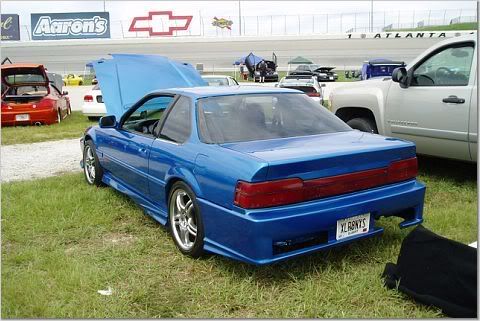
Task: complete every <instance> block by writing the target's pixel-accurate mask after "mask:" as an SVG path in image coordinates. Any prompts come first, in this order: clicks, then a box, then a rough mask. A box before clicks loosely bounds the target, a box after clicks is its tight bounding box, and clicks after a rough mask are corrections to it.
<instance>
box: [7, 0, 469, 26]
mask: <svg viewBox="0 0 480 321" xmlns="http://www.w3.org/2000/svg"><path fill="white" fill-rule="evenodd" d="M240 3H241V10H242V16H257V15H299V14H324V13H329V14H330V13H351V12H368V11H370V5H371V2H370V1H241V2H240ZM238 4H239V1H111V0H110V1H105V9H106V11H109V12H110V18H111V20H112V21H116V20H130V19H131V18H132V16H134V15H144V13H145V12H147V11H148V10H173V11H174V13H175V14H191V15H196V14H201V15H202V16H215V15H216V16H238ZM476 5H477V3H476V1H373V7H374V11H385V10H387V11H412V10H443V9H451V10H460V9H470V10H472V9H475V8H476ZM1 6H2V7H1V11H2V13H18V14H20V16H21V17H20V19H21V20H23V21H28V20H30V13H45V12H76V11H103V8H104V1H40V0H38V1H2V2H1ZM21 24H24V23H21Z"/></svg>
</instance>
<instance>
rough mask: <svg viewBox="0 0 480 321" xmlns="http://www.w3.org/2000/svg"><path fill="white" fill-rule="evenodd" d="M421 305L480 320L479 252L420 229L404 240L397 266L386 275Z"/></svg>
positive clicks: (387, 281) (391, 284)
mask: <svg viewBox="0 0 480 321" xmlns="http://www.w3.org/2000/svg"><path fill="white" fill-rule="evenodd" d="M382 277H383V278H385V285H386V286H387V287H388V288H391V289H392V288H395V287H396V286H397V283H398V290H399V291H401V292H403V293H405V294H407V295H409V296H411V297H412V298H414V299H415V300H416V301H417V302H421V303H423V304H427V305H433V306H436V307H439V308H441V309H442V311H443V313H445V314H446V315H448V316H450V317H460V318H476V317H477V249H476V248H473V247H470V246H468V245H465V244H462V243H459V242H456V241H452V240H449V239H447V238H444V237H441V236H438V235H436V234H435V233H433V232H431V231H429V230H428V229H426V228H424V227H423V226H421V225H419V226H417V227H416V228H415V229H414V230H413V231H412V232H410V234H408V236H407V237H406V238H405V239H404V240H403V243H402V247H401V249H400V255H399V256H398V261H397V264H396V265H395V264H393V263H387V265H386V266H385V271H384V272H383V275H382Z"/></svg>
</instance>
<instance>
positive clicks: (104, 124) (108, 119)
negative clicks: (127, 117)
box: [98, 115, 117, 128]
mask: <svg viewBox="0 0 480 321" xmlns="http://www.w3.org/2000/svg"><path fill="white" fill-rule="evenodd" d="M98 123H99V125H100V128H113V127H115V126H116V125H117V120H116V119H115V116H113V115H109V116H103V117H101V118H100V121H99V122H98Z"/></svg>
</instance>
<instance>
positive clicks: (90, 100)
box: [82, 84, 107, 120]
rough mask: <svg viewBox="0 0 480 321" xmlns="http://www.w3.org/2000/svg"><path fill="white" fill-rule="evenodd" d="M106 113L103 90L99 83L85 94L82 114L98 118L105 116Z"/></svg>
mask: <svg viewBox="0 0 480 321" xmlns="http://www.w3.org/2000/svg"><path fill="white" fill-rule="evenodd" d="M106 113H107V110H106V109H105V104H104V103H103V97H102V92H101V91H100V86H99V85H98V84H97V85H95V86H93V88H92V90H90V91H88V92H87V93H86V94H85V96H83V105H82V114H83V115H85V116H87V117H88V119H89V120H97V119H99V118H100V117H102V116H105V114H106Z"/></svg>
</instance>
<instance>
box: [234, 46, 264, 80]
mask: <svg viewBox="0 0 480 321" xmlns="http://www.w3.org/2000/svg"><path fill="white" fill-rule="evenodd" d="M262 60H264V59H263V58H262V57H260V56H255V55H254V54H253V52H250V53H249V54H248V55H246V56H243V57H242V58H240V59H238V60H236V61H235V62H234V63H233V65H234V66H238V65H240V64H245V65H246V66H247V69H248V71H249V72H250V74H252V73H253V71H252V70H253V69H252V68H255V67H254V66H256V65H257V64H258V63H259V62H260V61H262ZM234 71H235V78H236V76H237V69H234Z"/></svg>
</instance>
